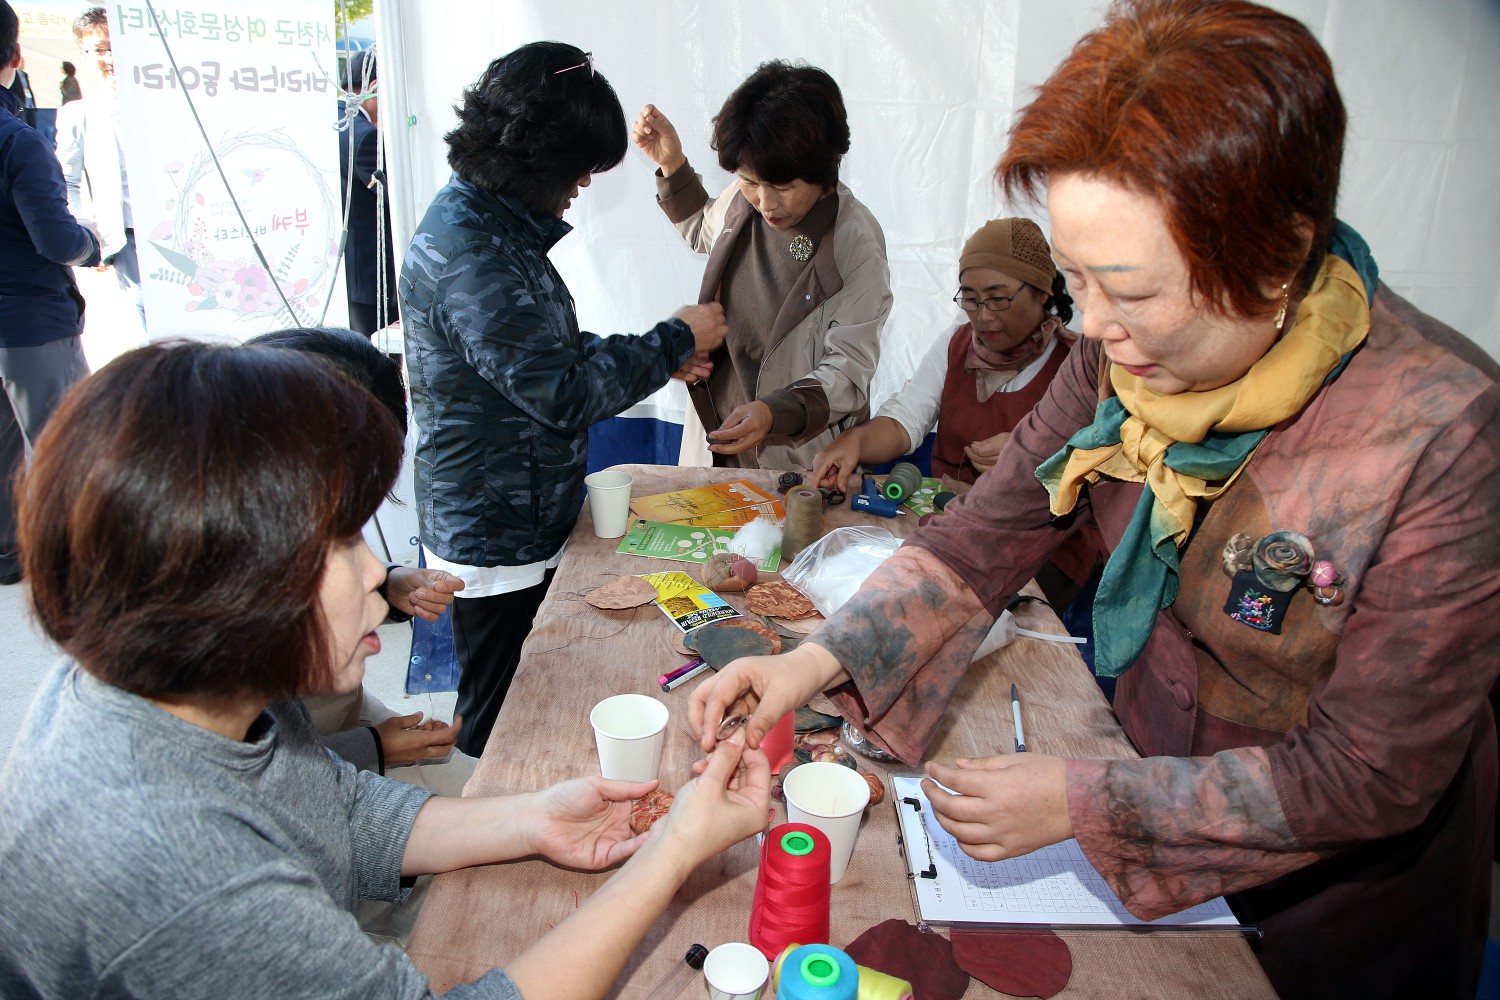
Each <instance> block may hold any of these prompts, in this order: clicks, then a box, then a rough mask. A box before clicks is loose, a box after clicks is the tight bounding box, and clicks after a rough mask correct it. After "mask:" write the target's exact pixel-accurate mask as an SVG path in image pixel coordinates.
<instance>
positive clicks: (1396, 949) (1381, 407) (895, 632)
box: [693, 0, 1500, 998]
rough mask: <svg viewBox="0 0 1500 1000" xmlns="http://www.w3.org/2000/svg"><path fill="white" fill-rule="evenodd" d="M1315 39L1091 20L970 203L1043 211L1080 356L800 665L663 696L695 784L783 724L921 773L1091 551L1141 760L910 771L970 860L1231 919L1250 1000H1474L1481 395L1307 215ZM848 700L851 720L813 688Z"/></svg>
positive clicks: (780, 661)
mask: <svg viewBox="0 0 1500 1000" xmlns="http://www.w3.org/2000/svg"><path fill="white" fill-rule="evenodd" d="M1344 128H1345V113H1344V108H1343V104H1342V101H1341V99H1340V97H1339V94H1338V90H1337V87H1336V86H1335V84H1334V74H1333V68H1332V66H1331V64H1330V62H1329V59H1328V56H1327V54H1326V53H1325V52H1324V51H1323V49H1322V48H1321V47H1320V46H1319V45H1318V43H1317V41H1316V40H1315V39H1314V38H1313V36H1312V34H1311V33H1310V32H1309V31H1308V30H1307V29H1306V28H1305V27H1304V26H1303V25H1302V24H1300V23H1299V22H1297V21H1295V20H1293V19H1292V18H1289V17H1286V16H1285V15H1282V14H1278V13H1276V12H1274V11H1270V10H1267V9H1265V8H1263V7H1259V6H1256V5H1254V4H1250V3H1244V2H1238V0H1222V2H1206V3H1205V2H1201V0H1133V2H1125V3H1120V4H1117V5H1116V6H1115V7H1114V8H1112V10H1111V12H1110V13H1109V15H1108V17H1107V19H1106V22H1105V24H1104V26H1103V27H1102V28H1100V29H1099V30H1097V31H1095V32H1093V33H1092V34H1090V35H1088V36H1086V37H1085V38H1084V39H1083V40H1082V41H1081V42H1080V43H1079V44H1078V45H1077V47H1075V48H1074V50H1073V52H1072V53H1071V54H1070V55H1069V56H1068V58H1067V59H1066V60H1064V62H1063V63H1062V65H1061V66H1059V67H1058V69H1057V70H1056V71H1055V72H1054V73H1053V75H1052V76H1051V78H1050V79H1049V80H1048V81H1047V82H1046V83H1045V84H1043V85H1042V87H1041V88H1040V89H1039V91H1038V93H1037V96H1036V98H1035V100H1034V101H1033V102H1032V103H1031V104H1030V105H1029V106H1028V107H1027V108H1025V109H1024V110H1023V111H1022V112H1021V114H1020V116H1019V118H1018V120H1017V122H1016V124H1015V126H1014V128H1013V129H1012V132H1011V138H1010V144H1009V146H1008V148H1007V149H1006V151H1005V154H1004V156H1003V157H1002V158H1001V161H1000V165H999V169H998V176H999V179H1000V182H1001V184H1002V185H1003V186H1004V187H1005V188H1006V190H1007V192H1010V193H1026V194H1033V193H1035V192H1038V191H1040V190H1041V189H1043V188H1045V189H1046V197H1047V205H1048V209H1049V211H1050V214H1051V219H1052V248H1053V254H1054V258H1055V259H1056V261H1057V264H1058V267H1059V269H1060V270H1061V271H1062V273H1063V274H1064V275H1065V276H1066V278H1067V282H1068V287H1069V289H1070V290H1071V291H1072V293H1073V295H1074V296H1075V298H1076V300H1077V302H1078V304H1079V306H1080V308H1081V311H1082V315H1083V319H1082V323H1081V332H1082V333H1083V335H1084V337H1085V338H1087V340H1088V341H1090V342H1091V343H1089V344H1084V345H1081V346H1080V348H1079V349H1078V350H1075V351H1073V352H1072V353H1071V354H1070V356H1069V358H1068V362H1067V364H1066V365H1065V366H1064V368H1063V370H1062V372H1060V373H1059V375H1058V377H1057V378H1056V379H1055V380H1054V381H1053V382H1052V384H1051V386H1050V388H1049V390H1048V394H1047V396H1046V397H1045V398H1044V399H1043V400H1042V401H1041V402H1040V403H1039V404H1038V406H1037V407H1036V409H1035V410H1033V412H1032V414H1031V415H1030V416H1029V417H1028V418H1027V419H1026V420H1025V421H1024V422H1023V423H1022V424H1021V425H1019V426H1018V427H1017V428H1016V431H1015V434H1014V436H1013V438H1012V441H1011V443H1010V446H1009V447H1008V448H1007V449H1006V450H1005V452H1004V453H1003V454H1002V455H1001V456H1000V459H999V462H998V464H997V465H996V467H995V468H994V470H993V471H992V472H991V473H990V474H988V475H985V476H983V477H982V478H981V479H980V481H979V483H978V484H977V485H976V486H975V488H974V489H973V490H972V491H971V492H970V493H969V494H968V495H967V496H966V497H964V498H962V499H961V500H959V501H957V502H956V503H955V504H953V505H950V506H949V507H948V513H947V514H945V515H944V516H943V517H942V518H939V519H937V520H936V521H934V522H933V523H931V524H930V525H929V526H927V527H925V528H922V529H919V530H918V531H917V532H916V533H915V534H913V535H912V537H911V538H910V539H909V544H907V545H905V546H903V547H902V548H901V550H900V552H899V553H898V554H897V555H895V556H893V557H892V558H891V559H890V560H889V561H888V562H887V563H886V564H885V565H884V566H883V567H882V568H881V570H880V571H879V572H877V573H876V574H875V575H874V576H872V578H871V579H870V580H869V581H868V582H867V583H866V584H865V586H864V587H863V589H862V590H861V591H860V592H859V593H858V594H857V595H856V596H855V597H854V598H853V599H852V600H851V601H850V602H849V603H848V604H847V605H846V606H845V607H844V609H843V610H842V611H841V612H840V613H839V614H838V615H836V616H835V617H833V618H832V619H830V620H829V622H828V623H827V624H826V625H824V626H823V627H822V628H821V629H820V630H819V631H818V632H816V633H814V634H813V636H811V638H810V640H809V641H806V642H804V643H803V644H802V646H801V647H799V648H798V649H797V650H795V651H793V652H792V653H790V654H788V655H786V656H782V657H778V658H777V660H776V661H774V662H772V661H769V660H766V659H759V658H757V659H746V660H741V661H739V662H738V663H736V664H734V665H732V666H730V667H729V668H727V669H726V670H723V671H721V672H720V673H719V674H717V675H716V676H715V678H714V679H713V680H712V681H710V682H709V683H708V684H706V685H704V686H703V687H700V688H699V689H698V691H697V692H696V693H695V695H694V700H693V717H694V721H695V722H696V723H698V724H700V725H704V729H703V730H702V731H703V732H704V733H705V736H704V741H703V742H704V745H705V746H711V745H712V743H713V738H712V734H713V732H714V726H715V725H717V723H718V720H719V718H720V717H722V715H723V714H724V713H725V712H730V711H741V710H744V709H746V708H751V707H753V708H754V710H755V713H756V715H755V718H754V720H753V721H752V722H751V723H750V725H749V727H748V739H749V742H750V743H751V744H752V745H753V744H756V743H757V741H758V739H759V738H760V736H761V735H763V734H764V733H765V732H766V731H767V730H768V729H769V727H770V724H771V723H772V722H773V721H774V720H775V719H777V718H778V717H779V716H780V715H781V714H782V713H783V712H785V711H786V710H788V709H789V708H791V707H793V706H796V705H800V704H803V703H804V702H805V701H806V700H807V698H808V697H810V696H811V695H812V694H813V693H815V692H817V691H822V690H828V689H833V688H837V689H838V690H836V691H834V692H833V694H834V697H835V700H837V701H839V702H840V703H841V707H842V708H843V709H844V710H845V712H846V713H849V714H851V717H853V718H855V719H857V720H858V721H859V722H860V723H861V724H862V725H863V726H864V728H865V729H866V730H867V731H869V732H871V733H873V735H874V736H875V738H877V739H878V740H879V741H881V742H882V743H884V745H886V746H887V747H889V748H890V749H892V750H894V751H895V752H896V753H898V754H899V755H900V756H901V757H902V758H904V759H906V760H908V761H911V762H916V761H918V760H920V759H921V757H922V756H923V754H924V751H925V749H926V747H927V745H928V742H929V741H930V739H931V736H932V734H933V731H934V729H935V728H936V726H937V724H938V722H939V720H940V719H941V717H942V715H943V713H944V711H945V710H946V708H947V706H948V703H949V700H950V699H951V698H952V696H953V694H954V692H955V690H956V689H957V687H958V685H959V682H960V681H961V680H962V678H963V674H964V670H965V668H966V667H967V665H968V663H969V658H970V654H971V653H972V651H973V650H974V648H975V647H976V646H977V644H978V643H979V641H980V639H981V638H982V637H983V635H984V633H985V631H986V630H987V628H988V626H989V624H990V622H991V621H992V620H993V619H994V617H995V616H996V615H998V614H999V612H1000V610H1001V609H1003V608H1004V607H1005V604H1006V602H1007V600H1008V599H1009V598H1010V596H1011V595H1012V594H1014V593H1015V592H1016V590H1017V588H1019V587H1020V586H1021V585H1022V584H1023V583H1025V581H1026V580H1028V579H1029V578H1030V577H1031V576H1032V575H1033V574H1034V573H1035V571H1036V569H1037V567H1038V566H1040V565H1041V564H1042V562H1043V561H1044V560H1045V559H1046V558H1047V556H1048V554H1049V552H1050V551H1051V550H1052V548H1053V547H1054V546H1055V545H1056V544H1057V543H1058V541H1059V540H1060V539H1061V538H1062V537H1064V535H1065V533H1066V529H1067V527H1068V526H1069V525H1070V524H1072V523H1073V522H1074V521H1075V520H1077V519H1080V518H1083V519H1091V520H1092V521H1094V522H1095V523H1097V525H1098V526H1099V528H1100V529H1101V530H1102V532H1103V535H1104V537H1105V540H1106V543H1107V544H1108V546H1109V548H1110V549H1111V550H1112V552H1111V555H1110V557H1109V562H1108V564H1107V566H1106V569H1105V573H1104V577H1103V580H1102V582H1101V584H1100V587H1099V594H1098V598H1097V599H1096V603H1095V608H1094V624H1095V629H1096V632H1097V646H1096V651H1095V663H1096V666H1097V669H1098V670H1099V671H1100V672H1101V673H1105V674H1110V675H1117V676H1119V684H1118V688H1117V694H1116V699H1115V711H1116V713H1117V714H1118V716H1119V719H1120V722H1121V724H1122V725H1123V726H1124V728H1125V731H1126V733H1127V734H1128V735H1129V736H1130V738H1131V739H1132V741H1133V742H1134V743H1135V746H1136V747H1137V749H1139V750H1140V752H1141V753H1142V755H1143V759H1139V760H1115V761H1107V760H1065V759H1061V758H1057V757H1051V756H1047V755H1045V754H1041V753H1027V754H1024V755H1017V756H1009V755H1007V756H1001V757H991V758H987V759H983V760H959V761H957V762H956V763H955V765H954V766H948V765H944V764H939V763H936V762H930V763H928V764H927V771H928V773H929V774H930V775H931V776H932V777H933V778H935V779H937V781H940V782H941V783H942V784H943V785H944V786H945V787H946V789H947V790H951V793H952V794H950V792H949V791H945V790H943V789H939V788H938V787H937V786H936V785H933V784H932V783H929V784H928V788H927V792H928V794H929V796H931V797H932V799H933V803H934V811H935V812H936V813H937V814H938V817H939V819H940V821H941V822H942V824H943V826H944V827H945V828H946V829H948V830H949V831H950V832H952V833H953V835H954V836H955V837H956V838H957V839H958V841H959V842H960V844H962V845H963V846H964V849H965V850H966V851H968V852H969V853H970V854H972V855H974V856H975V857H977V858H981V859H985V860H993V859H998V858H1003V857H1013V856H1016V855H1021V854H1025V853H1028V852H1030V851H1032V850H1035V849H1037V848H1039V847H1042V846H1044V845H1047V844H1051V843H1055V842H1057V841H1061V840H1065V839H1067V838H1070V837H1073V838H1076V839H1077V840H1078V842H1079V843H1080V845H1082V848H1083V850H1084V852H1085V853H1086V854H1087V855H1088V857H1089V859H1090V860H1091V861H1092V862H1093V863H1094V865H1095V867H1097V868H1098V869H1099V871H1100V872H1101V873H1102V874H1103V875H1104V877H1105V879H1106V880H1107V881H1108V882H1109V884H1110V886H1111V887H1112V888H1113V889H1114V891H1115V892H1116V893H1117V894H1118V895H1119V897H1120V898H1121V900H1122V901H1123V902H1124V903H1125V905H1126V906H1127V907H1128V908H1129V909H1130V910H1131V911H1132V912H1134V913H1136V914H1137V915H1139V916H1142V917H1145V918H1155V917H1159V916H1162V915H1165V914H1168V913H1172V912H1174V911H1177V910H1181V909H1184V908H1186V907H1189V906H1192V905H1194V904H1196V903H1199V902H1201V901H1203V900H1205V899H1207V898H1210V897H1213V896H1217V895H1221V894H1226V893H1237V894H1239V898H1240V899H1241V900H1242V901H1243V902H1244V903H1245V906H1246V907H1247V909H1248V911H1249V912H1248V916H1249V918H1250V919H1252V920H1254V921H1255V922H1256V923H1258V924H1259V926H1260V928H1261V930H1262V931H1263V932H1264V938H1263V940H1262V942H1261V943H1260V949H1259V958H1260V960H1261V963H1262V965H1263V967H1264V969H1265V971H1266V973H1267V975H1268V976H1269V977H1270V979H1271V981H1272V983H1273V984H1274V985H1275V987H1276V989H1277V990H1278V991H1279V992H1280V993H1281V995H1282V996H1289V997H1290V996H1395V995H1409V996H1424V997H1435V996H1445V997H1465V998H1467V997H1472V996H1473V995H1474V992H1475V989H1476V986H1477V981H1478V975H1479V967H1480V962H1481V958H1482V955H1483V948H1484V941H1485V937H1486V926H1485V925H1486V914H1487V908H1488V903H1489V868H1490V849H1491V844H1492V833H1493V831H1492V823H1493V819H1492V817H1493V813H1494V801H1495V784H1496V745H1495V725H1494V720H1493V719H1492V718H1491V716H1490V713H1489V707H1488V705H1487V704H1486V702H1485V693H1486V692H1487V691H1488V689H1489V688H1490V685H1491V684H1492V683H1493V681H1494V679H1495V675H1496V669H1497V668H1496V662H1497V661H1496V658H1495V654H1494V650H1495V649H1496V648H1497V645H1500V416H1497V408H1500V388H1497V382H1500V368H1497V366H1496V364H1495V363H1494V361H1493V360H1492V359H1490V358H1488V357H1487V356H1485V355H1484V353H1483V352H1482V351H1480V350H1479V349H1477V348H1476V347H1475V346H1474V345H1473V344H1472V343H1470V342H1469V341H1467V340H1465V339H1464V338H1463V337H1462V336H1460V335H1458V334H1457V333H1455V332H1454V331H1453V330H1451V329H1449V328H1448V327H1446V326H1444V325H1442V324H1441V323H1439V322H1437V321H1436V320H1434V319H1432V318H1430V317H1428V316H1424V315H1422V314H1421V313H1419V312H1418V311H1417V310H1416V309H1415V308H1413V307H1412V306H1411V304H1410V303H1408V302H1405V301H1404V300H1402V299H1401V298H1400V297H1398V296H1397V295H1396V294H1395V293H1393V292H1392V291H1391V290H1390V289H1389V288H1388V287H1386V286H1385V285H1383V284H1381V283H1380V282H1379V280H1378V277H1377V269H1376V265H1375V261H1374V259H1373V257H1372V255H1371V253H1370V250H1369V248H1368V247H1367V246H1366V245H1365V244H1364V241H1363V240H1361V239H1360V237H1359V235H1358V234H1357V233H1355V232H1354V231H1353V230H1352V229H1350V228H1349V227H1348V226H1347V225H1344V224H1343V223H1341V222H1339V221H1338V219H1337V218H1336V217H1335V215H1334V205H1335V201H1336V197H1337V194H1338V180H1339V167H1340V161H1341V159H1342V155H1343V136H1344ZM849 681H852V686H851V687H840V685H841V684H843V683H845V682H849Z"/></svg>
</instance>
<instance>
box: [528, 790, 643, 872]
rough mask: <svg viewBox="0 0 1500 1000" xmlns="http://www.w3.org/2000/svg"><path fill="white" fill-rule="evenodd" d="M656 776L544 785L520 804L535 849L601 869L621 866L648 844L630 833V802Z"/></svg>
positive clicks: (561, 860)
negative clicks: (528, 799)
mask: <svg viewBox="0 0 1500 1000" xmlns="http://www.w3.org/2000/svg"><path fill="white" fill-rule="evenodd" d="M655 787H656V782H655V781H610V780H608V779H605V778H575V779H573V780H572V781H564V782H562V783H560V784H556V785H553V786H551V787H550V788H544V789H542V790H541V791H539V792H536V793H534V794H533V795H532V796H531V800H530V801H529V802H527V803H525V804H524V806H522V808H525V809H527V810H528V814H529V819H530V822H531V836H530V843H531V848H532V852H533V853H535V854H540V855H542V856H543V857H545V858H547V859H548V860H549V861H553V862H555V863H557V864H559V865H566V866H567V867H569V868H582V869H585V870H587V871H597V870H599V869H601V868H608V867H610V866H612V865H617V864H619V863H620V862H622V861H624V860H625V859H626V858H628V857H630V856H631V855H632V854H634V853H635V852H636V850H637V849H639V848H640V846H641V844H643V843H645V840H646V836H647V834H641V835H639V836H637V835H635V834H632V833H631V832H630V807H631V803H633V802H634V801H635V800H636V799H639V798H640V797H641V796H643V795H645V794H646V793H647V792H649V791H651V790H652V789H653V788H655Z"/></svg>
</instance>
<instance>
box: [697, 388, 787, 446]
mask: <svg viewBox="0 0 1500 1000" xmlns="http://www.w3.org/2000/svg"><path fill="white" fill-rule="evenodd" d="M771 423H772V417H771V408H770V407H769V406H767V405H766V404H765V403H762V402H761V401H760V400H758V399H752V400H751V401H750V402H748V403H742V404H740V405H739V406H736V407H735V408H734V410H733V411H731V412H730V414H729V416H728V417H726V418H725V419H724V422H723V423H722V424H720V425H719V429H718V430H716V431H709V433H708V450H709V451H711V452H714V453H716V454H719V455H738V454H740V453H741V452H746V451H749V450H750V449H752V448H754V447H755V446H756V445H758V444H760V443H761V442H762V441H764V440H765V439H766V435H767V434H770V433H771Z"/></svg>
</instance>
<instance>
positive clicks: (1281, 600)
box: [1224, 569, 1296, 635]
mask: <svg viewBox="0 0 1500 1000" xmlns="http://www.w3.org/2000/svg"><path fill="white" fill-rule="evenodd" d="M1295 593H1296V591H1294V590H1287V591H1283V590H1273V589H1272V588H1270V587H1267V586H1266V585H1265V584H1264V583H1262V582H1261V581H1260V580H1259V579H1258V578H1257V577H1256V575H1255V571H1254V570H1248V569H1246V570H1240V571H1239V572H1238V573H1236V574H1234V577H1233V580H1232V582H1231V583H1230V585H1229V599H1228V600H1227V601H1225V602H1224V613H1225V614H1226V615H1228V616H1229V617H1230V618H1232V619H1234V620H1235V621H1237V622H1239V623H1240V624H1242V625H1248V626H1250V627H1251V628H1253V629H1258V630H1259V631H1261V632H1270V633H1271V634H1272V635H1280V634H1281V622H1282V620H1283V619H1285V618H1286V609H1287V608H1288V607H1290V606H1291V603H1292V595H1293V594H1295Z"/></svg>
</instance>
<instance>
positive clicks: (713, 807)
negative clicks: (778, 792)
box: [648, 738, 771, 867]
mask: <svg viewBox="0 0 1500 1000" xmlns="http://www.w3.org/2000/svg"><path fill="white" fill-rule="evenodd" d="M694 770H695V771H696V772H697V773H698V776H697V777H696V778H694V779H693V780H692V781H689V782H688V783H687V784H686V785H683V786H682V787H681V788H680V789H678V791H677V795H676V796H675V797H674V798H673V801H672V809H671V811H670V812H668V813H667V815H666V817H665V818H663V819H662V820H660V821H658V822H657V824H656V825H655V826H654V827H652V830H651V834H648V836H651V835H657V834H658V832H659V835H660V836H661V837H662V838H663V839H664V840H670V841H672V842H673V843H674V844H675V845H676V846H674V847H673V851H674V852H681V853H683V854H684V855H685V857H686V858H687V860H688V861H689V862H690V863H691V866H692V867H697V866H698V865H699V864H702V863H703V862H704V861H706V860H708V859H709V858H711V857H713V856H714V855H715V854H718V853H719V852H720V851H722V850H724V849H725V848H726V847H729V846H730V845H731V844H736V843H739V842H740V841H741V840H744V839H745V838H746V837H748V836H750V835H751V834H752V833H758V832H760V831H761V830H764V829H765V828H766V816H767V814H768V813H769V812H770V808H771V765H770V764H769V763H768V762H767V761H766V755H765V753H764V752H763V751H761V750H752V749H750V748H749V747H746V746H745V745H744V742H743V741H742V740H740V739H738V738H736V739H734V740H725V741H724V742H723V743H720V744H719V745H718V746H716V747H715V748H714V752H713V753H712V754H710V755H709V757H708V759H707V760H705V761H702V762H701V763H700V764H699V765H698V766H697V767H695V768H694Z"/></svg>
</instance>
